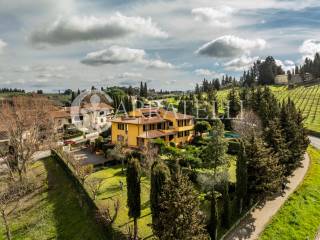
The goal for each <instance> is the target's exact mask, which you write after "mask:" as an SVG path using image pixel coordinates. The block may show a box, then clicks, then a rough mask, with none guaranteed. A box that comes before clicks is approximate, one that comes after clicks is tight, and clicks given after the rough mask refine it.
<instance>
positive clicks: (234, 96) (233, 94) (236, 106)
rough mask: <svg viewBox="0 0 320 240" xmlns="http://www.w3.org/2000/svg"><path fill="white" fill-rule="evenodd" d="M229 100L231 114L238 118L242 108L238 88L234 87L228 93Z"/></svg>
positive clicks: (232, 116) (231, 116)
mask: <svg viewBox="0 0 320 240" xmlns="http://www.w3.org/2000/svg"><path fill="white" fill-rule="evenodd" d="M228 101H229V116H230V118H236V117H237V116H238V114H239V113H240V110H241V105H240V98H239V94H238V92H237V91H236V89H235V88H234V87H233V88H232V89H231V90H230V92H229V94H228Z"/></svg>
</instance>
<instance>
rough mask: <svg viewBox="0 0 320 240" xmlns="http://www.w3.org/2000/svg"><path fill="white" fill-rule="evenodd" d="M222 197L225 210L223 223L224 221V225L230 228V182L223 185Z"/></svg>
mask: <svg viewBox="0 0 320 240" xmlns="http://www.w3.org/2000/svg"><path fill="white" fill-rule="evenodd" d="M222 199H223V212H222V219H221V223H222V226H224V227H225V228H226V229H228V228H229V227H230V225H231V204H230V196H229V183H228V182H226V183H225V184H224V186H223V191H222Z"/></svg>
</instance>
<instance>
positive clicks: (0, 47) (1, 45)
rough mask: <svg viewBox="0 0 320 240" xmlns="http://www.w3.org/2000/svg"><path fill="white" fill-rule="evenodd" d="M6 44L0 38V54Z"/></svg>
mask: <svg viewBox="0 0 320 240" xmlns="http://www.w3.org/2000/svg"><path fill="white" fill-rule="evenodd" d="M7 45H8V44H7V43H6V42H5V41H3V40H2V39H1V38H0V53H2V50H3V49H4V48H5V47H6V46H7Z"/></svg>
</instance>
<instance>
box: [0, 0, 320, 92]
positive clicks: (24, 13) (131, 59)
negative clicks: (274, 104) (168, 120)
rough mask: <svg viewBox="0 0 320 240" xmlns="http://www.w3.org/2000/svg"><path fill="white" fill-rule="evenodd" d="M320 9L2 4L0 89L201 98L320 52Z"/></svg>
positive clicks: (187, 1) (264, 3)
mask: <svg viewBox="0 0 320 240" xmlns="http://www.w3.org/2000/svg"><path fill="white" fill-rule="evenodd" d="M319 16H320V3H319V1H316V0H309V1H303V2H302V1H296V0H291V1H276V0H257V1H254V3H253V2H252V1H249V0H245V1H240V0H239V1H233V0H223V1H222V0H193V1H191V0H170V1H169V0H163V1H160V0H153V1H151V0H130V1H128V0H109V1H108V0H95V1H94V0H93V1H85V0H45V1H44V0H19V1H18V0H11V1H8V2H4V1H2V2H0V87H19V88H24V89H28V90H35V89H39V88H41V89H44V90H45V91H57V90H59V89H60V90H63V89H66V88H72V89H78V88H80V89H84V88H89V87H90V86H91V85H95V86H112V85H119V86H121V85H128V84H131V85H133V86H138V85H139V82H140V81H147V82H148V83H149V87H153V88H156V89H169V90H173V89H181V90H188V89H193V87H194V85H195V84H196V83H197V82H200V81H202V79H203V78H204V77H205V78H207V79H212V78H216V77H220V76H221V75H222V74H229V75H235V76H240V75H241V74H242V72H243V71H244V70H246V69H247V68H248V67H249V66H250V64H251V63H252V62H253V61H254V60H256V59H259V58H264V57H266V56H268V55H273V56H274V57H275V58H276V59H277V61H278V63H279V64H281V65H283V67H284V68H285V69H291V68H293V67H294V65H295V64H300V63H301V61H302V60H303V58H304V57H311V56H312V55H313V54H314V53H315V52H317V51H320V41H319V40H320V32H319V31H318V29H317V27H318V26H319V23H320V18H319Z"/></svg>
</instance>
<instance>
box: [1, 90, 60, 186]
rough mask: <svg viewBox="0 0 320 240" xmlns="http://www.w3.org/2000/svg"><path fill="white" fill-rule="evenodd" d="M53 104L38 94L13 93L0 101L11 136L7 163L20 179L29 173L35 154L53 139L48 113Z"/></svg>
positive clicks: (3, 119) (3, 117)
mask: <svg viewBox="0 0 320 240" xmlns="http://www.w3.org/2000/svg"><path fill="white" fill-rule="evenodd" d="M53 108H54V106H53V104H52V103H51V101H49V99H47V98H44V97H37V96H33V97H31V96H18V97H13V98H12V99H10V100H8V101H6V102H3V103H2V105H1V111H0V121H1V123H2V124H3V125H4V126H6V130H7V132H8V136H9V146H10V147H9V155H8V159H7V163H8V167H9V168H10V169H11V170H12V171H13V172H17V173H18V175H19V178H20V180H22V179H23V177H25V176H26V174H27V170H28V167H29V165H30V163H31V161H32V157H33V155H34V154H35V153H36V152H37V151H38V150H40V149H41V147H44V146H46V147H48V146H51V144H52V143H53V141H52V136H53V124H52V119H51V118H50V115H49V111H50V110H52V109H53Z"/></svg>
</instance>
